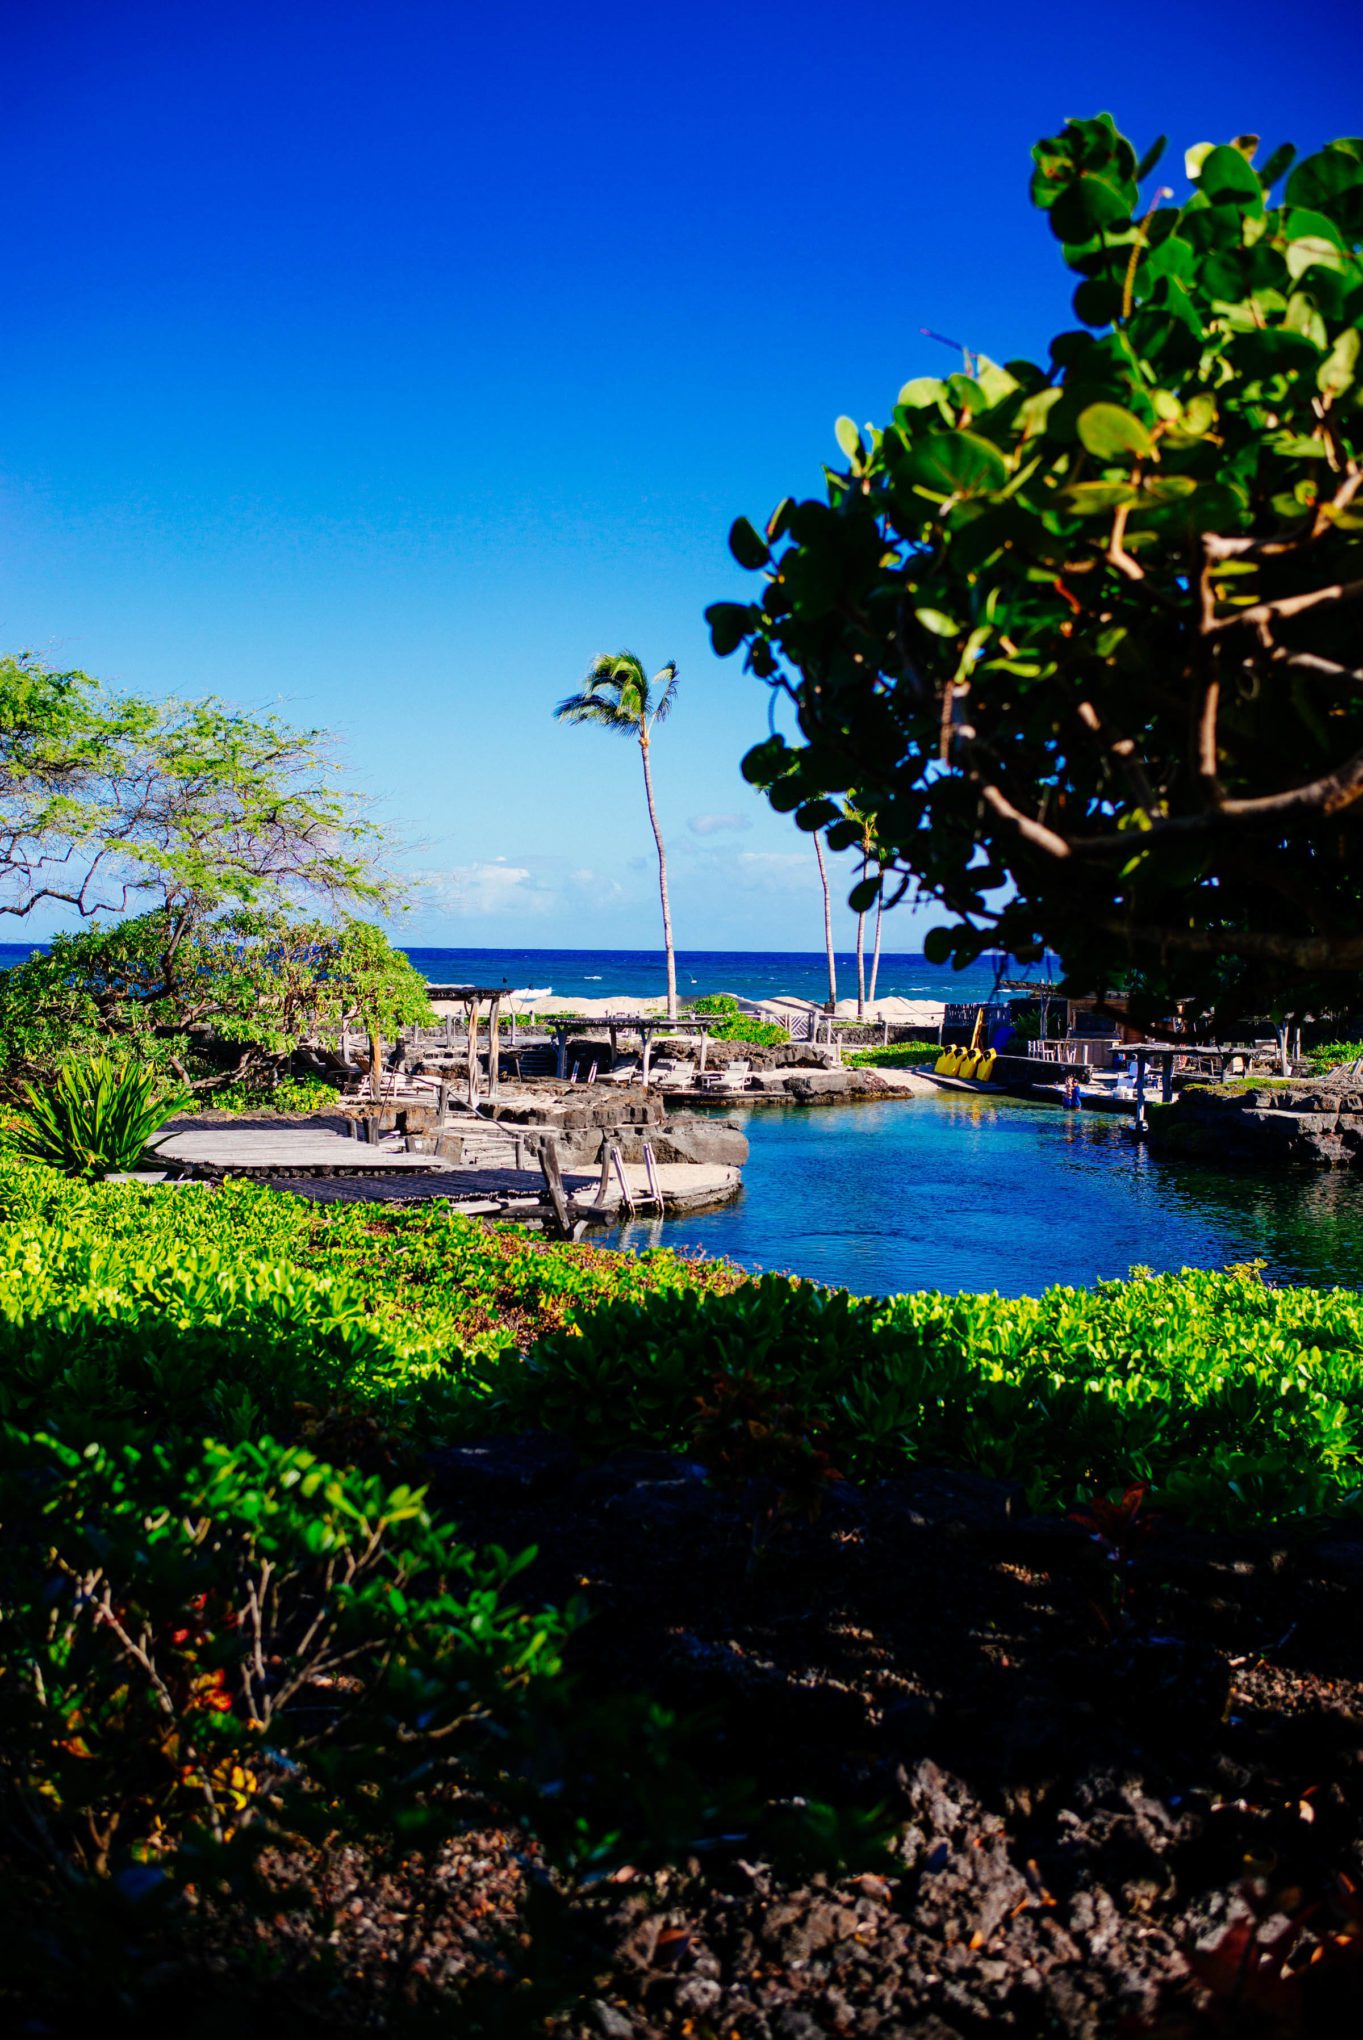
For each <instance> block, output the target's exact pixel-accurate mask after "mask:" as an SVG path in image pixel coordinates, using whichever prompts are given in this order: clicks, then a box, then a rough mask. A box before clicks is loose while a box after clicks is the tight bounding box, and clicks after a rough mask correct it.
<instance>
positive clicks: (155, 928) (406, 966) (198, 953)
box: [0, 908, 435, 1091]
mask: <svg viewBox="0 0 1363 2040" xmlns="http://www.w3.org/2000/svg"><path fill="white" fill-rule="evenodd" d="M434 1017H435V1016H434V1014H433V1013H432V1011H431V1008H430V1004H429V998H428V994H427V988H426V982H425V980H424V979H423V978H422V976H421V974H420V972H418V971H417V970H415V969H414V968H413V967H412V965H411V964H410V963H409V962H408V960H407V958H406V957H405V956H404V955H403V954H402V952H401V951H400V950H396V949H394V948H393V946H392V944H391V943H390V942H389V941H388V938H387V937H386V936H385V935H384V933H383V931H382V930H381V929H380V928H378V927H376V926H374V925H373V924H372V923H370V922H365V921H356V920H351V919H342V920H341V921H339V922H330V921H318V920H310V921H309V920H300V919H298V918H296V917H295V916H293V915H292V914H290V913H288V912H286V911H283V910H281V909H270V910H261V909H254V908H237V909H235V910H234V911H232V912H230V913H224V914H219V915H216V916H214V917H212V918H203V917H201V916H199V915H198V914H197V913H195V912H192V911H187V912H184V913H180V912H172V911H170V910H168V909H165V908H157V909H155V910H154V911H153V912H151V913H147V914H140V915H137V916H135V917H134V918H133V919H131V920H126V921H118V922H115V923H113V924H111V925H110V926H108V927H101V926H94V927H90V928H85V929H82V930H80V932H79V933H77V934H74V935H57V936H55V937H54V938H53V940H52V943H51V945H50V948H49V949H48V951H47V952H46V953H43V952H41V951H37V950H35V951H34V953H33V955H32V956H30V957H29V958H27V959H26V961H25V962H23V963H20V964H16V965H14V966H13V968H12V969H9V970H6V971H3V972H0V1081H3V1082H6V1083H8V1084H9V1085H11V1086H12V1085H13V1084H14V1083H15V1082H16V1081H17V1080H19V1079H24V1078H43V1079H46V1078H50V1077H51V1075H52V1074H53V1073H54V1072H55V1071H57V1070H59V1069H60V1068H61V1066H62V1064H63V1063H64V1062H65V1061H66V1060H67V1059H68V1058H70V1057H76V1058H80V1057H82V1056H85V1055H89V1054H91V1053H107V1054H112V1055H114V1056H116V1057H117V1058H119V1059H120V1060H130V1061H135V1062H138V1063H142V1064H145V1065H148V1066H150V1067H152V1068H156V1069H159V1070H162V1071H166V1072H169V1073H173V1074H174V1076H175V1077H176V1079H177V1080H178V1081H179V1082H181V1083H182V1084H184V1085H185V1086H187V1087H188V1088H190V1089H193V1090H212V1091H216V1090H217V1089H218V1088H219V1087H225V1086H227V1085H229V1084H231V1085H239V1086H243V1087H245V1088H246V1089H247V1090H259V1089H260V1088H262V1086H264V1085H265V1084H266V1083H267V1082H268V1081H270V1080H271V1079H272V1078H273V1077H274V1075H275V1074H276V1073H277V1072H278V1070H279V1069H280V1068H281V1067H282V1066H283V1064H284V1063H285V1062H286V1061H287V1059H288V1057H289V1056H290V1055H291V1054H292V1053H293V1051H294V1050H295V1049H296V1048H298V1046H299V1045H300V1043H302V1042H304V1041H306V1040H308V1039H309V1038H310V1037H314V1036H318V1035H320V1036H322V1037H323V1038H326V1037H330V1038H331V1039H333V1040H334V1039H335V1038H336V1037H337V1035H338V1034H339V1032H340V1029H341V1025H342V1022H343V1021H344V1020H347V1019H348V1020H349V1021H350V1022H351V1023H352V1024H358V1025H359V1026H360V1027H361V1028H362V1029H363V1030H364V1032H365V1033H366V1034H368V1035H369V1037H370V1044H371V1046H370V1053H371V1056H372V1055H373V1054H374V1044H375V1042H376V1040H377V1038H378V1037H379V1036H380V1035H381V1034H387V1035H388V1036H389V1038H390V1039H391V1037H392V1035H393V1034H394V1033H395V1032H396V1031H397V1030H398V1029H399V1028H400V1027H402V1026H405V1025H407V1024H408V1023H409V1022H413V1021H416V1022H421V1023H424V1024H430V1023H431V1022H433V1020H434Z"/></svg>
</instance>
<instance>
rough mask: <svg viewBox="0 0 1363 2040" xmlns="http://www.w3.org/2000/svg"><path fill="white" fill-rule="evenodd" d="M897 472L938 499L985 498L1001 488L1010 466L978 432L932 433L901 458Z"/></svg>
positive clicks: (918, 440) (906, 451)
mask: <svg viewBox="0 0 1363 2040" xmlns="http://www.w3.org/2000/svg"><path fill="white" fill-rule="evenodd" d="M898 471H899V473H900V474H902V475H903V476H904V477H905V478H906V479H907V480H908V481H910V482H912V483H913V484H914V486H915V487H916V488H920V489H925V490H927V491H928V492H930V493H931V494H932V495H935V496H982V495H986V494H988V492H989V491H990V490H991V489H999V488H1002V486H1003V484H1004V482H1006V481H1007V479H1008V464H1007V462H1006V461H1005V460H1004V457H1003V455H1002V454H1001V453H1000V452H999V450H998V448H997V447H996V446H994V445H992V444H991V442H990V441H989V440H987V439H981V438H980V436H979V434H978V433H975V432H929V433H926V434H925V435H924V436H923V437H922V438H921V439H916V440H915V441H914V442H913V444H912V445H911V446H909V447H907V448H906V449H905V451H904V453H903V455H902V456H901V457H900V461H899V463H898Z"/></svg>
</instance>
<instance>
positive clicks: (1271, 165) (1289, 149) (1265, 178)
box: [1259, 142, 1297, 192]
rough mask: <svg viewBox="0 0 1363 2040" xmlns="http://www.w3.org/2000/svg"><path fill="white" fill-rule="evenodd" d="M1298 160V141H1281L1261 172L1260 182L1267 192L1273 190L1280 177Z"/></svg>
mask: <svg viewBox="0 0 1363 2040" xmlns="http://www.w3.org/2000/svg"><path fill="white" fill-rule="evenodd" d="M1296 160H1297V145H1296V143H1295V142H1280V143H1279V145H1278V147H1277V148H1276V149H1274V150H1273V151H1272V153H1271V154H1270V156H1269V158H1268V161H1267V162H1266V163H1265V164H1264V167H1263V169H1262V170H1261V171H1260V172H1259V182H1260V183H1261V184H1262V185H1263V187H1264V190H1265V191H1266V192H1268V191H1271V190H1272V189H1273V186H1274V185H1275V184H1276V183H1277V181H1278V179H1279V178H1280V177H1282V176H1284V175H1285V174H1286V172H1287V171H1289V170H1290V169H1291V168H1292V165H1293V164H1294V163H1295V162H1296Z"/></svg>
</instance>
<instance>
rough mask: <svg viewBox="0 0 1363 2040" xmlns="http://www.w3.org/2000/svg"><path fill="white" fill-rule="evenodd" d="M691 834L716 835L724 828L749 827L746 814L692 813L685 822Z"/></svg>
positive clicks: (748, 819) (750, 823) (749, 823)
mask: <svg viewBox="0 0 1363 2040" xmlns="http://www.w3.org/2000/svg"><path fill="white" fill-rule="evenodd" d="M686 826H687V828H688V829H689V830H690V831H691V834H692V835H693V836H717V835H719V834H720V833H721V831H722V830H725V829H750V828H751V827H752V822H751V820H750V818H749V817H748V816H747V815H692V816H691V818H690V820H689V821H688V822H687V824H686Z"/></svg>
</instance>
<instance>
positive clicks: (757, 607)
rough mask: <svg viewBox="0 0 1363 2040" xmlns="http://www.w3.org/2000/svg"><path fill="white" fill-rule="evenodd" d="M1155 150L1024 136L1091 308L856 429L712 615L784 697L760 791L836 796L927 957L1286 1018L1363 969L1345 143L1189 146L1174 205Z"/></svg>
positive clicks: (785, 804) (766, 749)
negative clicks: (1038, 346)
mask: <svg viewBox="0 0 1363 2040" xmlns="http://www.w3.org/2000/svg"><path fill="white" fill-rule="evenodd" d="M1162 146H1163V145H1162V143H1161V144H1156V146H1155V147H1154V148H1153V149H1151V150H1149V151H1148V152H1147V153H1146V155H1145V157H1144V158H1143V159H1142V160H1138V158H1137V152H1136V150H1135V148H1134V147H1133V146H1132V144H1131V143H1130V142H1129V141H1128V140H1127V139H1126V138H1125V136H1123V135H1122V134H1120V133H1119V132H1118V130H1117V128H1116V127H1115V125H1114V123H1113V121H1112V120H1111V118H1110V117H1109V116H1108V115H1105V114H1104V115H1101V116H1099V117H1098V118H1096V119H1092V120H1074V121H1070V122H1068V123H1067V124H1066V126H1065V127H1064V129H1063V130H1062V132H1061V133H1060V134H1059V135H1056V136H1054V137H1052V138H1050V139H1048V140H1045V141H1042V142H1040V143H1038V144H1037V146H1036V148H1035V149H1034V151H1033V156H1034V159H1035V171H1034V175H1033V179H1032V196H1033V199H1034V201H1035V203H1036V204H1037V206H1038V207H1039V208H1041V210H1042V211H1043V212H1044V213H1045V215H1046V218H1047V220H1048V221H1049V224H1050V226H1051V228H1052V231H1053V232H1054V234H1055V237H1056V239H1057V241H1058V242H1059V244H1060V247H1061V250H1062V252H1063V256H1064V259H1065V262H1066V263H1067V264H1068V266H1069V268H1070V270H1071V271H1072V272H1073V273H1074V274H1075V276H1076V279H1077V287H1076V289H1075V292H1074V312H1075V318H1076V320H1077V324H1076V325H1075V326H1074V327H1072V328H1071V329H1069V330H1067V331H1064V332H1062V333H1060V334H1059V335H1058V336H1057V337H1056V339H1055V340H1054V341H1053V342H1052V344H1051V350H1050V361H1049V364H1048V365H1047V366H1046V367H1044V368H1043V367H1039V366H1036V365H1034V364H1033V363H1031V362H1028V361H1021V360H1015V361H1010V362H1008V363H1007V364H1006V366H1002V367H1000V366H997V365H995V364H994V363H992V362H989V361H986V360H983V359H980V360H979V361H978V362H977V364H976V372H975V373H974V374H972V375H967V374H961V375H952V376H949V377H947V378H945V379H944V380H939V379H938V378H936V377H927V376H923V377H918V378H916V379H915V380H913V381H912V382H909V383H907V384H906V385H905V386H904V388H903V389H902V390H901V391H900V394H899V401H898V403H897V404H896V406H895V408H894V412H893V416H892V418H891V419H890V420H888V421H887V422H886V423H885V425H884V426H883V427H879V428H876V427H867V428H866V430H865V431H859V430H858V429H857V427H856V426H855V425H854V424H853V423H852V422H851V421H850V420H848V419H845V418H844V419H842V420H840V421H839V424H838V428H837V436H838V442H839V446H840V448H841V452H842V457H843V462H844V463H845V464H844V465H841V466H839V467H837V468H830V469H827V470H825V474H826V489H825V492H824V496H823V498H822V499H817V500H806V501H801V502H795V501H792V500H790V499H787V500H786V501H785V502H783V503H781V504H780V505H779V506H778V507H777V509H776V510H775V511H774V512H773V514H772V516H771V518H770V519H769V520H768V522H767V525H766V527H765V530H764V531H763V532H759V531H757V530H756V529H754V527H753V526H752V525H751V524H750V523H748V522H747V520H746V519H742V518H740V519H739V520H738V522H737V523H736V524H735V526H734V528H733V531H732V533H731V537H730V543H731V547H732V549H733V551H734V553H735V556H736V557H737V559H738V560H739V562H740V564H741V565H743V566H745V567H747V568H749V569H752V570H754V571H756V572H760V573H761V574H762V575H763V576H764V582H765V585H764V587H763V589H762V591H761V593H760V595H759V596H758V598H757V599H756V600H754V601H752V602H751V603H746V604H743V603H732V602H728V603H720V604H718V605H716V606H715V607H713V608H712V609H711V610H710V611H709V621H710V625H711V631H712V636H713V642H714V646H715V649H716V651H717V652H719V653H721V654H726V653H732V652H734V651H736V650H737V649H738V648H739V647H740V646H742V647H744V648H745V649H746V658H747V664H748V666H749V667H750V668H751V670H752V671H753V672H754V673H756V674H757V675H758V676H759V677H761V678H762V679H764V680H766V681H767V682H769V683H770V684H771V685H772V686H773V687H774V688H777V689H780V690H782V691H783V692H785V693H786V694H788V695H789V697H790V699H791V701H792V702H793V704H794V707H795V711H796V719H797V721H798V731H799V733H798V737H797V738H796V739H795V740H794V741H793V742H789V743H788V742H786V741H784V740H783V739H782V738H781V737H779V736H773V737H772V738H770V739H769V740H768V741H767V742H764V743H762V744H760V745H758V746H757V748H756V749H755V750H754V751H752V752H751V753H750V754H749V756H748V759H747V760H746V762H745V771H746V772H747V774H748V776H749V778H750V779H751V780H753V781H754V782H755V783H757V784H759V785H761V786H763V787H764V788H766V789H767V791H768V794H769V798H770V799H771V801H772V803H773V805H774V806H775V807H776V808H777V809H779V810H782V811H787V812H789V811H794V812H795V814H796V818H797V820H798V821H799V822H800V824H801V825H802V826H803V827H805V828H809V829H820V828H827V829H828V840H829V841H830V843H832V844H833V845H834V846H835V847H848V846H850V845H852V844H853V843H855V842H856V841H857V840H858V825H857V824H856V823H855V822H853V821H849V820H846V819H844V818H839V816H838V810H837V807H836V805H835V803H834V800H833V798H832V796H834V795H836V794H839V793H842V792H845V791H846V790H847V789H848V788H849V787H855V788H856V789H857V796H858V799H859V801H861V802H863V803H865V804H866V805H867V806H868V807H873V808H874V809H875V812H876V815H877V818H878V819H877V832H878V836H879V838H880V840H881V841H882V843H883V845H884V848H885V854H886V860H887V865H888V866H889V874H888V881H887V882H888V883H889V885H890V892H889V898H890V900H891V902H893V901H896V900H898V899H899V898H901V897H902V896H903V894H904V892H905V891H906V889H907V888H908V887H909V886H910V885H911V884H914V883H916V884H917V885H918V886H919V887H920V888H921V890H922V891H923V892H924V893H925V894H926V895H927V896H929V897H931V898H932V899H934V900H936V901H937V902H939V903H940V904H941V905H942V906H943V907H944V908H945V909H946V914H947V920H946V922H945V924H944V925H943V926H941V927H938V928H935V929H933V930H932V931H931V932H930V934H929V935H928V937H927V941H926V943H925V948H926V950H927V953H928V954H929V955H930V956H932V957H933V958H934V959H936V960H938V961H944V960H946V959H947V958H948V957H951V956H954V957H955V959H956V961H957V963H958V964H964V963H966V962H968V961H969V960H970V959H971V958H973V957H974V956H976V955H978V954H979V953H980V952H981V951H982V950H983V949H985V948H986V947H991V946H994V945H999V946H1002V947H1004V948H1006V949H1008V950H1010V951H1012V952H1013V953H1014V954H1015V955H1018V956H1023V957H1026V956H1030V955H1035V954H1036V953H1037V952H1038V950H1039V949H1040V947H1041V946H1042V945H1048V946H1050V947H1052V948H1055V949H1057V950H1059V951H1060V952H1061V954H1062V955H1063V957H1064V959H1065V964H1066V969H1067V974H1068V977H1069V980H1070V982H1071V984H1073V985H1074V986H1076V988H1080V989H1085V990H1095V991H1102V990H1103V989H1105V988H1106V987H1108V986H1110V985H1111V984H1113V983H1114V982H1115V981H1119V980H1121V979H1123V978H1124V977H1126V976H1127V975H1128V974H1129V973H1132V972H1133V971H1134V972H1138V974H1139V984H1140V987H1141V990H1142V993H1143V996H1144V997H1145V999H1146V1000H1147V1002H1149V1003H1153V1004H1158V1003H1162V1002H1164V1001H1166V1000H1167V999H1168V998H1169V997H1171V996H1173V995H1184V996H1201V997H1202V998H1204V999H1205V1000H1206V1001H1208V1002H1209V1003H1211V1004H1213V1005H1215V1006H1219V1007H1220V1008H1222V1009H1223V1010H1224V1011H1225V1012H1226V1013H1228V1014H1229V1013H1231V1012H1233V1011H1235V1010H1240V1011H1244V1010H1246V1009H1250V1010H1259V1011H1262V1010H1264V1008H1265V1006H1266V1005H1268V1004H1270V1003H1271V1002H1274V1001H1276V1002H1278V1003H1279V1004H1281V1003H1283V1002H1284V1001H1287V1002H1295V1003H1296V1005H1297V1006H1298V1009H1300V1007H1301V1006H1302V1005H1303V1004H1305V1003H1307V1002H1308V1001H1314V1000H1315V999H1323V998H1325V997H1327V996H1328V995H1329V993H1330V992H1331V990H1332V989H1333V990H1337V989H1338V988H1339V987H1340V985H1341V982H1342V980H1343V979H1344V978H1345V977H1346V976H1348V975H1352V974H1354V973H1357V972H1358V971H1359V969H1360V968H1361V967H1363V854H1360V852H1361V851H1363V839H1361V838H1360V831H1359V822H1360V817H1361V816H1363V669H1361V668H1360V667H1359V661H1358V654H1357V633H1358V618H1359V614H1360V611H1359V609H1358V607H1357V605H1358V601H1359V597H1360V596H1363V502H1361V501H1360V500H1359V495H1358V492H1359V488H1360V484H1363V403H1361V400H1360V390H1361V389H1363V383H1361V382H1360V379H1359V376H1358V367H1359V350H1360V324H1361V323H1363V261H1361V260H1360V251H1359V244H1360V237H1363V141H1359V140H1344V141H1337V142H1333V143H1331V144H1330V145H1329V146H1328V147H1326V148H1323V149H1321V150H1319V151H1317V152H1316V153H1315V154H1314V155H1311V156H1309V157H1307V158H1306V160H1305V161H1303V162H1300V163H1296V165H1295V167H1293V164H1294V151H1293V150H1292V149H1291V148H1281V149H1275V150H1274V152H1273V153H1272V155H1271V156H1270V157H1269V158H1268V160H1267V161H1266V162H1265V163H1264V164H1263V166H1262V168H1261V169H1259V168H1256V167H1255V162H1256V156H1257V148H1256V140H1255V138H1254V137H1252V136H1240V137H1238V138H1237V139H1236V140H1235V141H1233V142H1231V143H1229V144H1222V145H1218V146H1212V145H1210V144H1199V145H1198V146H1197V147H1195V148H1193V149H1191V150H1189V152H1188V154H1187V157H1186V159H1185V162H1186V169H1187V175H1188V178H1189V180H1190V183H1191V187H1192V188H1191V191H1190V192H1189V194H1188V196H1187V197H1186V199H1185V200H1184V202H1183V203H1181V204H1178V203H1174V204H1171V203H1167V202H1166V201H1168V200H1169V199H1171V197H1172V195H1173V194H1172V193H1171V192H1170V191H1169V190H1168V189H1167V188H1165V189H1158V190H1156V191H1155V192H1154V193H1153V195H1152V196H1150V197H1148V198H1144V197H1142V194H1141V186H1142V184H1143V183H1145V181H1146V180H1147V179H1149V178H1150V176H1151V174H1152V172H1153V170H1154V168H1155V164H1156V162H1157V160H1158V158H1159V154H1160V150H1161V148H1162ZM829 824H831V825H832V826H831V827H829V826H828V825H829ZM881 884H882V880H881V878H880V876H871V877H868V878H866V879H864V880H863V881H861V882H860V883H859V884H858V885H857V886H856V888H855V889H854V891H853V893H852V896H851V903H852V905H853V907H854V908H857V909H861V908H863V907H864V906H866V905H868V904H869V903H870V901H871V900H872V899H874V898H876V897H878V896H879V894H880V891H881Z"/></svg>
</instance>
